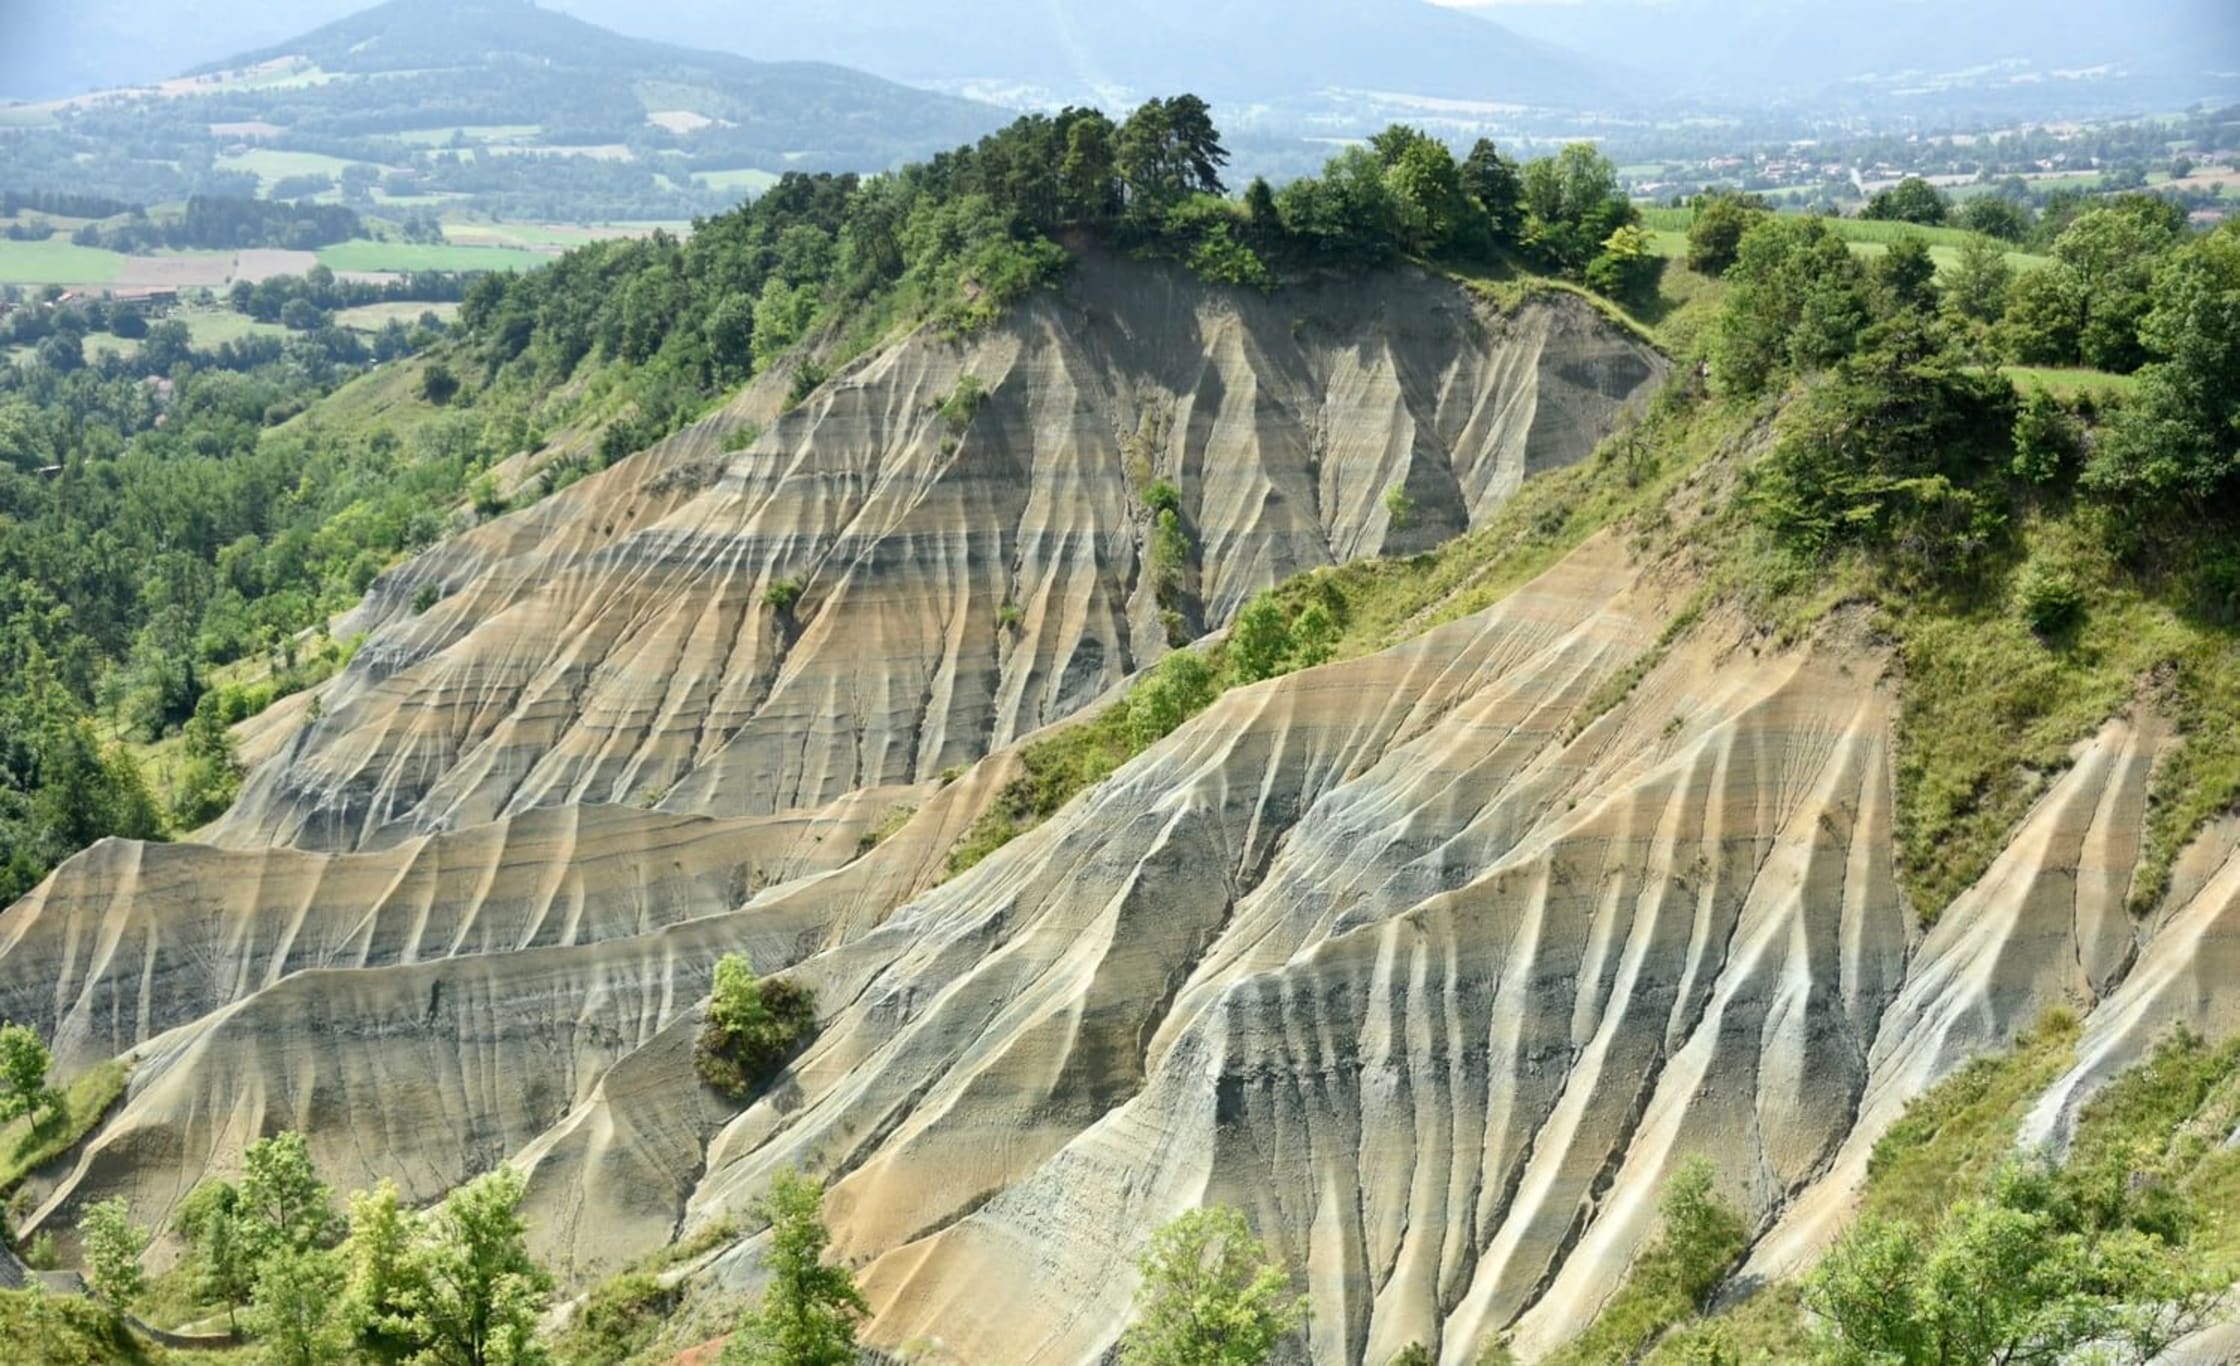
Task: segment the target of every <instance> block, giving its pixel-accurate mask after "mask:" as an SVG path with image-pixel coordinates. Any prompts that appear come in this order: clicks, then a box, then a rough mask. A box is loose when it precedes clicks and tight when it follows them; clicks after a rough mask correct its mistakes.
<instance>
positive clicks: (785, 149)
mask: <svg viewBox="0 0 2240 1366" xmlns="http://www.w3.org/2000/svg"><path fill="white" fill-rule="evenodd" d="M285 59H299V60H302V61H307V62H309V63H311V64H312V65H314V66H316V67H317V68H318V70H319V71H321V72H323V73H328V74H330V75H334V76H339V77H342V78H344V79H341V80H336V81H329V82H326V83H323V84H310V85H305V86H303V87H301V88H297V89H288V90H285V91H275V92H273V94H272V95H271V96H270V97H269V98H270V99H271V101H272V102H275V103H278V104H282V105H284V106H286V107H289V108H292V109H297V110H300V111H303V114H304V118H303V119H302V120H299V122H303V121H308V122H311V123H313V124H315V125H316V124H325V125H330V126H328V127H325V128H323V130H322V131H330V132H340V133H345V134H350V135H362V134H369V133H371V134H378V133H390V132H399V131H410V130H412V129H414V128H416V127H425V128H442V127H452V126H459V125H469V126H471V125H521V124H537V125H541V126H543V127H545V128H546V129H547V130H548V131H553V130H558V131H560V132H562V133H564V134H565V138H564V140H565V141H567V142H571V143H579V144H580V143H587V142H588V143H602V142H606V141H610V140H611V141H616V142H624V143H627V142H630V141H631V140H632V139H633V138H634V136H635V135H638V134H641V133H643V132H645V131H646V128H647V124H648V120H649V119H652V120H654V121H655V122H656V124H657V125H660V126H665V127H666V128H668V130H669V131H671V132H688V133H689V134H690V135H691V136H690V137H689V138H688V139H687V141H686V142H685V143H684V144H683V146H682V150H683V151H685V152H686V153H687V154H688V155H691V156H694V157H696V158H701V159H705V158H706V157H708V156H710V155H712V154H718V153H728V154H731V155H730V157H729V159H731V160H739V159H740V158H741V157H744V158H745V160H743V161H741V162H740V164H751V165H765V166H782V165H785V164H803V165H814V166H818V167H825V168H831V169H859V170H876V169H882V168H884V167H886V166H888V165H892V164H894V163H896V162H898V161H901V160H904V159H907V158H911V157H915V156H921V155H924V154H927V153H930V152H933V151H935V150H938V149H940V148H944V147H951V146H954V145H956V144H957V143H959V142H962V141H967V140H969V139H972V138H975V137H978V136H979V135H980V134H981V133H984V132H986V131H988V130H989V129H991V128H993V127H995V126H996V125H997V124H998V123H1000V122H1002V121H1003V119H1004V115H1003V113H1002V112H1001V111H999V110H997V109H995V108H993V107H991V106H988V105H984V104H977V103H974V102H972V101H969V100H963V99H958V98H954V97H951V96H946V95H939V94H935V93H932V92H928V91H923V90H914V89H911V88H909V87H907V86H903V85H899V84H896V83H894V82H892V81H888V80H883V79H880V78H879V77H877V76H873V75H869V74H867V73H864V72H861V71H851V70H849V69H847V68H845V67H841V66H835V65H831V64H829V63H824V62H764V61H754V60H750V59H748V58H746V57H741V56H736V55H734V54H731V53H723V52H708V51H702V50H697V49H693V48H687V47H680V46H672V45H670V44H667V43H659V42H651V41H647V40H644V39H640V38H631V37H626V36H624V35H622V34H620V33H615V32H612V31H610V30H607V29H603V28H599V27H597V26H595V25H593V24H590V23H586V22H585V21H583V20H581V19H578V18H574V17H571V16H569V15H566V14H561V13H558V12H556V11H554V10H549V9H543V8H539V7H538V6H537V5H536V4H534V3H531V0H389V2H388V3H386V4H382V5H377V6H375V7H373V8H372V9H368V10H364V11H361V12H359V13H356V14H352V15H349V16H348V17H346V18H343V19H339V20H336V21H335V22H333V23H330V24H327V25H326V26H324V27H322V28H318V29H314V30H312V31H311V32H309V33H306V34H303V35H302V36H300V37H297V38H292V39H289V40H287V41H285V42H281V43H276V44H274V45H272V46H269V47H265V48H261V49H258V50H255V51H252V52H247V53H242V54H240V55H238V56H234V57H231V58H227V59H224V60H221V61H216V62H212V63H209V64H207V65H205V66H204V67H202V68H200V71H199V72H198V73H196V74H210V73H217V72H222V71H226V70H237V69H240V68H245V67H251V66H259V65H264V64H268V63H272V62H276V61H282V60H285ZM374 76H379V77H381V80H380V81H379V82H377V83H369V82H368V81H366V80H364V79H352V78H367V77H374ZM252 98H253V96H252ZM290 126H293V125H290ZM559 140H563V139H548V141H559Z"/></svg>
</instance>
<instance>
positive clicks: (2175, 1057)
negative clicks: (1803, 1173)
mask: <svg viewBox="0 0 2240 1366" xmlns="http://www.w3.org/2000/svg"><path fill="white" fill-rule="evenodd" d="M2076 1040H2077V1022H2076V1020H2075V1019H2074V1018H2073V1017H2071V1016H2069V1015H2067V1014H2066V1013H2063V1012H2054V1013H2052V1014H2050V1015H2048V1016H2047V1017H2046V1018H2045V1019H2044V1020H2041V1021H2040V1022H2039V1023H2038V1025H2037V1026H2036V1027H2035V1028H2034V1029H2032V1030H2030V1031H2029V1032H2028V1033H2026V1034H2024V1035H2023V1036H2022V1037H2020V1038H2018V1039H2017V1040H2016V1041H2015V1043H2014V1046H2013V1047H2012V1048H2011V1049H2009V1050H2007V1051H2005V1052H2000V1053H1991V1054H1986V1055H1984V1056H1983V1057H1980V1058H1977V1059H1975V1060H1974V1061H1972V1062H1970V1063H1969V1064H1968V1065H1967V1066H1965V1067H1963V1068H1961V1069H1960V1070H1959V1071H1958V1072H1955V1073H1954V1074H1953V1075H1952V1076H1950V1077H1948V1078H1946V1079H1945V1080H1944V1081H1943V1082H1940V1083H1939V1084H1938V1085H1936V1086H1934V1087H1932V1088H1930V1090H1929V1091H1927V1092H1926V1093H1924V1094H1923V1095H1922V1096H1921V1097H1920V1098H1919V1099H1917V1100H1915V1101H1914V1102H1913V1104H1912V1105H1910V1106H1908V1107H1907V1108H1906V1113H1905V1116H1904V1117H1903V1118H1902V1119H1900V1120H1899V1121H1898V1123H1897V1124H1895V1125H1893V1126H1892V1127H1891V1129H1890V1132H1889V1133H1888V1134H1886V1135H1884V1136H1883V1138H1882V1141H1881V1142H1879V1143H1877V1144H1876V1145H1875V1149H1874V1156H1873V1157H1872V1158H1871V1159H1870V1161H1869V1164H1868V1176H1867V1183H1866V1187H1865V1189H1864V1190H1863V1191H1862V1192H1861V1194H1860V1200H1859V1207H1860V1211H1861V1212H1862V1213H1867V1214H1876V1215H1881V1216H1884V1217H1887V1218H1895V1219H1905V1220H1911V1221H1913V1222H1915V1223H1917V1224H1924V1225H1926V1224H1933V1223H1935V1222H1936V1221H1937V1220H1938V1219H1940V1218H1941V1217H1942V1216H1943V1214H1944V1212H1945V1211H1946V1210H1947V1209H1949V1208H1950V1207H1951V1205H1952V1204H1953V1202H1954V1201H1956V1200H1959V1199H1961V1198H1962V1197H1964V1196H1967V1195H1970V1194H1973V1193H1974V1192H1977V1191H1980V1190H1981V1189H1983V1187H1984V1184H1985V1182H1986V1181H1987V1180H1988V1179H1989V1177H1990V1175H1991V1173H1992V1172H1993V1171H1994V1170H1995V1169H1996V1168H1997V1167H1998V1165H1999V1164H2000V1163H2001V1162H2003V1161H2005V1160H2006V1159H2007V1158H2008V1157H2010V1156H2012V1155H2013V1154H2014V1152H2015V1137H2016V1135H2017V1133H2018V1132H2019V1131H2020V1129H2021V1127H2022V1121H2023V1118H2024V1117H2025V1116H2026V1115H2027V1114H2028V1112H2029V1110H2030V1108H2031V1106H2032V1105H2034V1104H2035V1103H2036V1102H2037V1099H2038V1097H2039V1096H2040V1095H2041V1094H2042V1093H2043V1092H2044V1090H2045V1088H2046V1087H2047V1086H2048V1085H2049V1084H2051V1083H2052V1082H2053V1081H2054V1080H2055V1079H2056V1078H2057V1077H2059V1076H2060V1075H2061V1073H2062V1072H2063V1071H2064V1070H2066V1069H2067V1068H2068V1066H2069V1065H2070V1063H2071V1062H2072V1061H2073V1060H2074V1048H2075V1044H2076ZM2236 1126H2240V1041H2232V1042H2228V1043H2226V1044H2224V1045H2223V1046H2221V1047H2213V1046H2210V1045H2208V1044H2205V1043H2203V1042H2202V1041H2201V1040H2200V1039H2198V1038H2196V1037H2193V1036H2191V1035H2187V1034H2183V1033H2180V1034H2174V1035H2171V1036H2169V1037H2167V1038H2165V1039H2164V1040H2163V1042H2162V1043H2161V1044H2160V1046H2158V1048H2157V1049H2156V1050H2155V1052H2154V1053H2153V1054H2151V1055H2150V1056H2149V1057H2148V1058H2146V1059H2145V1060H2144V1061H2142V1062H2141V1063H2139V1064H2138V1065H2136V1066H2134V1067H2132V1068H2131V1069H2130V1070H2129V1071H2127V1072H2125V1073H2123V1074H2122V1075H2121V1076H2119V1077H2117V1078H2116V1079H2115V1080H2114V1081H2112V1082H2111V1083H2109V1084H2108V1086H2107V1087H2106V1088H2104V1089H2103V1090H2102V1091H2101V1092H2100V1094H2099V1095H2097V1096H2096V1097H2094V1098H2093V1100H2092V1101H2091V1102H2090V1103H2088V1104H2087V1105H2086V1106H2085V1108H2084V1111H2083V1113H2082V1114H2080V1115H2079V1116H2078V1122H2077V1129H2076V1133H2075V1135H2074V1137H2073V1139H2072V1142H2071V1144H2070V1147H2069V1153H2068V1159H2067V1160H2068V1161H2069V1162H2070V1164H2071V1165H2072V1168H2075V1167H2078V1166H2080V1165H2085V1166H2089V1165H2106V1164H2112V1165H2113V1166H2114V1167H2115V1168H2116V1169H2117V1170H2118V1171H2120V1172H2123V1173H2129V1174H2131V1175H2130V1176H2129V1177H2128V1178H2127V1179H2130V1180H2134V1181H2146V1182H2152V1183H2157V1184H2161V1185H2164V1186H2167V1187H2168V1188H2170V1189H2172V1190H2173V1191H2176V1192H2178V1193H2180V1194H2182V1195H2183V1196H2185V1197H2187V1198H2188V1199H2189V1201H2190V1203H2191V1205H2192V1207H2193V1209H2194V1211H2195V1212H2196V1213H2197V1214H2198V1216H2199V1217H2200V1222H2199V1224H2198V1225H2197V1226H2196V1227H2195V1229H2194V1232H2193V1242H2192V1244H2191V1246H2192V1248H2193V1250H2194V1251H2195V1253H2196V1254H2197V1255H2198V1256H2199V1257H2200V1258H2201V1259H2202V1261H2203V1263H2204V1264H2205V1265H2207V1266H2209V1267H2211V1268H2213V1269H2215V1270H2217V1271H2219V1272H2221V1273H2222V1274H2224V1275H2228V1276H2229V1275H2233V1274H2235V1273H2240V1150H2236V1149H2234V1148H2231V1147H2228V1146H2227V1145H2226V1143H2225V1138H2226V1136H2227V1135H2229V1134H2231V1133H2232V1132H2233V1131H2234V1129H2235V1127H2236ZM1714 1344H1716V1347H1717V1349H1718V1350H1717V1353H1716V1354H1713V1352H1712V1350H1711V1349H1712V1347H1713V1345H1714ZM1812 1348H1813V1340H1812V1332H1811V1327H1810V1323H1809V1321H1808V1320H1807V1318H1806V1315H1805V1312H1804V1307H1803V1301H1802V1298H1801V1296H1800V1293H1799V1287H1798V1286H1797V1285H1796V1284H1794V1283H1784V1284H1779V1285H1772V1286H1767V1287H1764V1288H1761V1289H1759V1290H1758V1291H1756V1292H1755V1293H1753V1294H1751V1295H1750V1296H1749V1297H1747V1298H1746V1299H1744V1300H1742V1301H1741V1302H1739V1303H1737V1304H1734V1305H1732V1306H1728V1307H1725V1308H1722V1309H1721V1310H1719V1311H1718V1312H1717V1313H1715V1314H1713V1315H1711V1316H1709V1317H1707V1318H1704V1319H1701V1320H1698V1321H1695V1322H1692V1323H1688V1324H1684V1325H1681V1326H1679V1327H1678V1328H1677V1329H1676V1330H1675V1331H1673V1332H1672V1333H1670V1334H1669V1335H1667V1336H1666V1337H1665V1338H1664V1339H1663V1340H1662V1341H1661V1342H1659V1343H1658V1345H1657V1347H1656V1349H1655V1350H1654V1351H1652V1352H1650V1353H1649V1354H1648V1355H1647V1356H1646V1357H1645V1358H1644V1359H1643V1366H1688V1363H1695V1362H1701V1361H1705V1360H1715V1361H1718V1362H1720V1363H1722V1366H1758V1363H1775V1362H1793V1361H1799V1360H1805V1359H1809V1358H1810V1357H1811V1356H1812V1354H1813V1353H1812Z"/></svg>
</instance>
